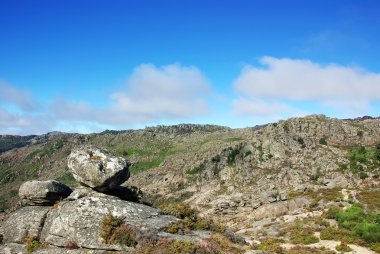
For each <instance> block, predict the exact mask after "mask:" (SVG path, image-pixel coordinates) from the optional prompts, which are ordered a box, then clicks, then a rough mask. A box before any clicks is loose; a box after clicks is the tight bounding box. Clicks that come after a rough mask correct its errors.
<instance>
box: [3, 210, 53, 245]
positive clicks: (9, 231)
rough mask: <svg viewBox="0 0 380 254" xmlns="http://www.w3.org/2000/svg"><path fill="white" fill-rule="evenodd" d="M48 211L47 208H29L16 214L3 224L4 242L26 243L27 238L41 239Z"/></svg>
mask: <svg viewBox="0 0 380 254" xmlns="http://www.w3.org/2000/svg"><path fill="white" fill-rule="evenodd" d="M48 210H49V208H48V207H46V206H27V207H22V208H20V209H19V210H17V211H16V212H14V213H13V214H12V215H11V216H10V217H9V218H8V219H7V220H5V221H4V222H2V224H1V227H0V234H1V235H3V242H4V243H24V239H25V238H26V237H34V238H37V239H39V236H40V233H41V230H42V226H43V224H44V221H45V217H46V214H47V212H48Z"/></svg>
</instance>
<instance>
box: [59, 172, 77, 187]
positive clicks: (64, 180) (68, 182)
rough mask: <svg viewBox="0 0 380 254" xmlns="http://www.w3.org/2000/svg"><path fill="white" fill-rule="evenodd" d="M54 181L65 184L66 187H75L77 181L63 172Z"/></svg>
mask: <svg viewBox="0 0 380 254" xmlns="http://www.w3.org/2000/svg"><path fill="white" fill-rule="evenodd" d="M55 180H57V181H58V182H60V183H63V184H66V185H68V186H74V185H76V183H77V181H76V180H75V178H74V177H73V175H72V174H71V173H70V172H64V173H63V174H62V175H60V176H59V177H57V178H56V179H55Z"/></svg>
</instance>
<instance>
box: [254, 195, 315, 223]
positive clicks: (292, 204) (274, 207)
mask: <svg viewBox="0 0 380 254" xmlns="http://www.w3.org/2000/svg"><path fill="white" fill-rule="evenodd" d="M310 203H311V202H310V200H309V199H307V198H303V197H301V198H296V199H293V200H287V201H282V202H276V203H271V204H266V205H263V206H260V207H259V208H257V209H256V210H255V211H254V212H253V213H252V217H253V219H254V220H262V219H264V218H275V217H279V216H282V215H285V214H290V213H292V212H294V211H296V210H297V209H300V208H303V207H306V206H308V205H310Z"/></svg>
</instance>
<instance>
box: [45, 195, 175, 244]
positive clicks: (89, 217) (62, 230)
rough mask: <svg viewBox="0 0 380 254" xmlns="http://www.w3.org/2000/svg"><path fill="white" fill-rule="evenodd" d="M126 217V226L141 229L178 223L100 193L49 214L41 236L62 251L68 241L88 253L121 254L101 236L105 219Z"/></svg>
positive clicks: (165, 216) (67, 203) (65, 202)
mask: <svg viewBox="0 0 380 254" xmlns="http://www.w3.org/2000/svg"><path fill="white" fill-rule="evenodd" d="M108 213H111V214H112V215H113V216H123V217H124V218H125V223H128V224H131V225H134V226H136V227H137V228H139V229H143V228H151V229H156V230H160V229H163V228H164V227H165V226H167V225H168V224H169V223H170V222H172V221H175V220H177V219H176V218H175V217H172V216H169V215H162V214H161V213H160V211H159V210H157V209H155V208H152V207H149V206H146V205H142V204H138V203H133V202H128V201H124V200H121V199H118V198H116V197H111V196H107V195H104V194H101V193H98V194H97V195H93V196H85V197H82V198H79V199H76V200H72V201H64V202H61V203H60V204H59V207H58V208H57V209H53V210H51V211H50V212H49V214H48V216H47V218H46V221H45V225H44V228H43V230H42V234H41V241H43V242H47V243H49V244H52V245H55V246H60V247H63V246H65V245H66V244H67V243H68V242H69V241H71V242H75V243H76V244H77V245H78V246H80V247H83V248H88V249H100V250H101V249H103V250H121V248H120V246H114V245H108V244H105V243H104V242H103V239H102V238H101V237H100V236H99V232H100V228H101V221H102V218H103V216H105V215H107V214H108Z"/></svg>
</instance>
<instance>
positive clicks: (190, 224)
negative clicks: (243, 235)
mask: <svg viewBox="0 0 380 254" xmlns="http://www.w3.org/2000/svg"><path fill="white" fill-rule="evenodd" d="M159 208H160V209H161V210H162V211H163V212H165V213H167V214H169V215H172V216H175V217H177V218H179V219H181V220H180V221H175V222H172V223H170V224H169V225H168V226H166V228H165V231H166V232H168V233H172V234H175V233H185V232H189V231H191V230H195V229H197V230H210V231H213V232H220V233H224V231H225V227H223V226H221V225H220V224H218V223H216V222H214V221H213V220H212V219H211V218H208V217H204V218H202V217H199V216H198V211H197V210H195V209H193V208H191V207H190V206H189V205H188V204H184V203H177V204H168V205H162V206H160V207H159Z"/></svg>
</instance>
